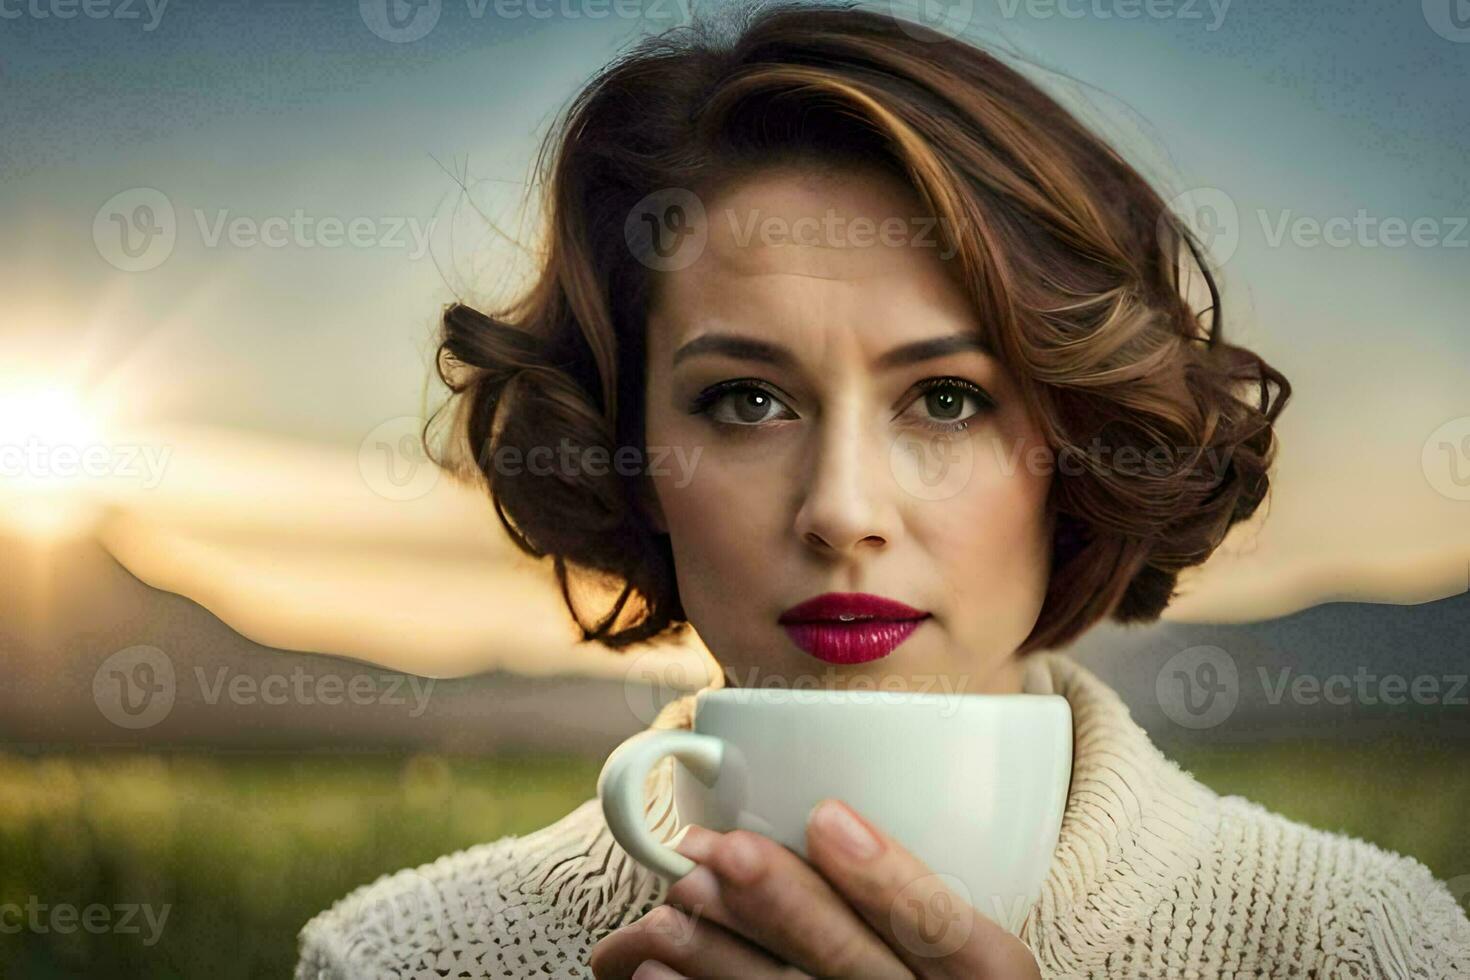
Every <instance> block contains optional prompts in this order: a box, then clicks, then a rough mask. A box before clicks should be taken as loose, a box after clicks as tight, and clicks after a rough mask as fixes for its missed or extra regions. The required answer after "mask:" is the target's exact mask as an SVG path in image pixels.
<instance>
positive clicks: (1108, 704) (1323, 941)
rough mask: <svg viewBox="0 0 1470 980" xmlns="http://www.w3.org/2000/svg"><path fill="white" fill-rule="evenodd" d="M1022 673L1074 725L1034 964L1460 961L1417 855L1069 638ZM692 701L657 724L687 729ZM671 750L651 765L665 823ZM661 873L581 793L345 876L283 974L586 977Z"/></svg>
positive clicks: (1442, 970) (655, 816)
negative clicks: (561, 807) (1228, 743)
mask: <svg viewBox="0 0 1470 980" xmlns="http://www.w3.org/2000/svg"><path fill="white" fill-rule="evenodd" d="M1025 686H1026V690H1027V691H1030V692H1035V693H1047V692H1055V693H1058V694H1061V695H1063V696H1065V697H1066V698H1067V700H1068V702H1069V703H1070V704H1071V706H1072V718H1073V731H1074V738H1075V745H1074V755H1073V769H1072V782H1071V787H1070V789H1069V790H1068V798H1067V805H1066V810H1065V811H1064V814H1063V818H1062V828H1061V836H1060V839H1059V841H1058V844H1057V849H1056V854H1055V857H1054V859H1053V862H1052V867H1051V871H1050V874H1049V876H1048V878H1047V880H1046V883H1045V885H1044V887H1043V890H1042V893H1041V898H1040V900H1039V902H1038V903H1037V905H1036V906H1035V908H1033V909H1032V911H1031V913H1030V915H1029V916H1028V917H1027V919H1026V921H1025V924H1024V926H1023V928H1022V931H1021V938H1022V939H1023V940H1024V941H1025V942H1026V943H1027V944H1028V945H1029V946H1030V947H1031V949H1032V951H1033V952H1034V953H1035V954H1036V957H1037V960H1038V962H1039V963H1040V965H1041V972H1042V975H1043V976H1044V977H1048V978H1054V977H1055V978H1062V977H1068V978H1070V977H1098V978H1132V977H1140V978H1166V977H1180V978H1200V980H1205V978H1216V977H1219V978H1245V977H1262V978H1264V977H1270V978H1275V977H1301V978H1309V977H1317V978H1327V977H1334V978H1335V977H1362V978H1370V977H1371V978H1379V977H1390V978H1397V977H1422V978H1426V980H1448V978H1470V921H1467V920H1466V916H1465V913H1464V912H1463V911H1462V910H1461V909H1460V907H1459V906H1458V905H1457V904H1456V902H1455V899H1454V897H1453V896H1452V895H1451V894H1450V892H1449V889H1448V888H1447V887H1446V886H1445V885H1444V883H1442V882H1440V881H1437V880H1436V879H1435V878H1434V877H1433V876H1432V875H1431V874H1430V872H1429V870H1428V869H1427V868H1425V867H1424V865H1422V864H1420V863H1419V862H1418V861H1416V860H1414V859H1413V858H1409V857H1404V856H1401V855H1399V854H1395V853H1392V852H1390V851H1385V850H1382V849H1381V848H1379V847H1376V846H1375V845H1373V844H1371V843H1368V842H1366V841H1362V840H1357V839H1355V838H1350V837H1346V836H1342V835H1339V834H1331V833H1327V832H1324V831H1321V830H1316V829H1313V828H1311V827H1307V826H1304V825H1302V824H1299V823H1294V822H1292V821H1289V820H1287V819H1285V818H1284V817H1281V816H1279V815H1277V814H1274V813H1271V812H1269V811H1268V810H1266V809H1264V808H1263V807H1261V806H1259V805H1257V804H1255V803H1251V802H1250V801H1248V800H1246V799H1243V798H1241V797H1238V796H1226V797H1221V796H1219V795H1217V794H1215V793H1214V792H1212V791H1211V790H1209V789H1208V788H1206V787H1205V786H1203V785H1201V784H1200V783H1199V782H1197V781H1196V780H1195V779H1193V778H1192V777H1191V776H1190V775H1189V774H1188V773H1186V772H1184V771H1183V770H1181V769H1180V768H1179V767H1178V766H1177V765H1175V764H1174V763H1173V762H1171V761H1170V760H1168V759H1167V758H1165V757H1164V756H1163V755H1162V754H1160V752H1159V751H1158V749H1157V748H1155V747H1154V745H1153V744H1152V743H1151V742H1150V741H1149V739H1148V737H1147V735H1146V734H1145V733H1144V731H1143V730H1142V729H1141V728H1139V727H1138V725H1137V724H1136V723H1134V721H1133V720H1132V718H1131V717H1130V716H1129V713H1128V709H1127V707H1126V706H1125V705H1124V704H1123V703H1122V701H1121V700H1119V698H1118V697H1117V695H1116V694H1115V693H1114V692H1113V691H1112V689H1110V688H1109V687H1108V686H1107V685H1106V684H1104V683H1103V682H1102V681H1101V680H1099V679H1098V678H1097V676H1096V675H1094V674H1093V673H1092V672H1091V671H1089V670H1087V669H1086V668H1084V667H1082V666H1081V665H1080V664H1078V663H1077V662H1076V661H1075V660H1073V659H1071V658H1069V657H1068V656H1066V655H1064V654H1059V653H1041V654H1034V655H1032V657H1031V658H1030V660H1029V661H1028V669H1027V674H1026V682H1025ZM692 706H693V696H692V695H690V696H687V697H684V698H680V699H678V700H676V701H674V702H672V703H670V704H669V705H667V706H666V707H665V708H664V710H663V711H662V712H661V713H660V715H659V717H658V719H657V720H655V722H654V724H653V726H652V727H655V728H687V727H688V726H689V722H690V711H691V708H692ZM672 768H673V764H672V762H670V761H669V760H665V761H664V763H662V764H661V766H660V768H658V769H656V770H655V771H654V773H653V774H652V775H651V776H650V778H649V794H650V796H649V807H648V809H649V822H650V825H651V826H652V827H653V828H654V829H655V831H656V832H657V833H659V834H660V835H661V836H662V837H663V839H664V840H666V841H667V840H669V839H670V838H672V837H673V836H674V835H675V834H676V833H677V832H678V830H679V825H678V824H677V822H676V819H675V815H674V812H673V808H672V804H671V784H670V781H669V779H670V775H671V773H672ZM665 890H666V885H665V884H664V882H663V881H662V879H660V878H658V877H657V876H656V875H654V874H652V873H651V872H649V871H647V870H645V869H644V868H642V867H641V866H639V865H638V864H636V863H635V862H634V861H633V860H632V859H631V858H629V857H628V856H627V854H626V853H624V852H623V850H622V848H621V847H619V846H618V845H617V843H616V842H614V841H613V840H612V838H611V836H610V835H609V833H608V831H607V827H606V826H605V824H604V823H603V820H602V813H601V810H600V807H599V804H598V801H597V800H596V799H595V798H594V799H590V800H588V801H587V802H585V803H583V804H582V805H581V806H579V807H577V808H576V809H575V810H573V811H572V812H571V813H570V814H568V815H567V816H565V817H563V818H562V819H561V820H558V821H557V822H556V823H553V824H551V825H550V826H548V827H545V828H542V829H541V830H538V831H536V832H534V833H530V834H527V835H524V836H521V837H505V838H502V839H500V840H498V841H494V842H492V843H487V844H481V845H479V846H477V847H473V848H470V849H469V850H466V851H461V852H459V853H456V854H452V855H448V856H446V857H443V858H440V859H439V860H438V861H435V862H434V863H432V864H427V865H424V866H422V867H420V868H416V869H411V870H405V871H400V872H398V873H397V874H394V875H387V876H384V877H383V878H380V879H379V880H378V881H376V882H374V883H373V884H371V885H367V886H364V887H362V888H359V889H358V890H357V891H355V892H353V893H352V894H350V895H348V896H347V897H345V898H343V899H341V900H340V901H338V902H337V903H336V904H335V905H334V906H333V907H332V908H331V909H329V910H327V911H325V912H322V913H321V914H319V915H318V916H317V917H316V918H314V919H312V920H311V921H310V922H309V923H307V925H306V926H305V928H303V929H302V931H301V936H300V948H301V959H300V963H299V965H298V967H297V971H296V977H297V978H298V980H305V978H319V980H327V978H333V980H346V978H349V977H350V978H358V977H371V978H388V977H392V978H407V977H497V978H498V977H516V978H529V977H535V978H546V977H577V978H590V977H591V976H592V971H591V970H590V969H588V967H587V962H588V959H589V957H590V955H591V949H592V947H593V945H595V944H596V943H597V941H598V940H599V939H601V938H602V937H603V936H604V935H606V934H607V933H608V932H610V931H612V930H613V929H616V928H618V927H620V926H623V925H626V924H628V923H631V922H633V921H634V920H636V919H638V918H639V917H640V916H642V915H643V914H644V913H646V912H648V911H649V910H650V909H652V908H654V907H655V906H657V905H659V904H662V902H663V897H664V894H665Z"/></svg>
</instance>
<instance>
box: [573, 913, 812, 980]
mask: <svg viewBox="0 0 1470 980" xmlns="http://www.w3.org/2000/svg"><path fill="white" fill-rule="evenodd" d="M648 960H657V961H658V962H659V963H662V964H664V965H666V966H668V967H670V968H672V969H674V970H676V971H678V972H679V973H682V974H684V975H685V976H688V977H699V978H701V980H704V978H710V980H714V978H729V980H736V978H743V977H751V978H755V980H810V978H809V977H807V976H806V974H804V973H801V972H800V971H798V970H795V969H793V968H791V967H788V966H786V965H785V964H783V963H781V962H779V961H777V960H776V959H774V958H772V957H771V956H770V955H768V954H767V953H765V952H764V951H762V950H760V949H757V948H755V947H754V946H752V945H751V944H750V943H748V942H746V941H745V940H744V939H741V938H740V937H738V936H735V935H733V934H731V933H730V932H728V931H727V930H725V929H723V928H721V927H720V926H718V925H716V924H714V923H712V922H706V921H703V920H701V919H697V918H695V917H693V916H690V915H688V914H686V913H684V912H683V911H681V910H679V909H676V908H674V907H673V906H672V905H660V906H658V907H657V908H655V909H654V910H653V911H651V912H649V913H648V914H647V915H645V916H643V917H642V918H640V919H638V920H637V921H636V922H633V923H632V924H630V925H626V926H624V927H623V928H621V929H617V930H615V931H613V932H610V933H608V934H607V936H605V937H603V939H602V940H601V941H600V942H599V943H598V944H597V945H596V946H594V947H592V957H591V960H590V961H589V963H588V965H589V966H590V967H591V968H592V975H593V976H594V977H596V978H597V980H632V977H633V974H634V973H635V972H636V971H637V970H638V967H639V966H641V965H642V964H643V963H644V962H646V961H648Z"/></svg>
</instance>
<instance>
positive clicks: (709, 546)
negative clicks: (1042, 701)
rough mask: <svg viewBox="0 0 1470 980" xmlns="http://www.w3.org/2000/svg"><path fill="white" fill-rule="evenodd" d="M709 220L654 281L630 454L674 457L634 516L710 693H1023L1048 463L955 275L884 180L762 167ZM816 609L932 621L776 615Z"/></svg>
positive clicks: (1043, 570) (1036, 604)
mask: <svg viewBox="0 0 1470 980" xmlns="http://www.w3.org/2000/svg"><path fill="white" fill-rule="evenodd" d="M705 205H706V213H707V216H708V239H707V241H706V243H705V245H704V247H703V249H702V251H700V252H699V254H698V258H697V259H696V260H695V261H694V262H693V263H692V264H688V265H686V266H684V267H683V268H680V269H678V270H677V271H666V272H662V273H659V276H660V279H661V282H660V284H659V285H658V287H657V297H656V299H655V301H654V304H653V308H652V310H651V311H650V316H649V322H648V364H647V389H646V397H647V423H646V426H647V427H646V431H645V438H646V442H647V446H648V449H649V451H650V453H653V454H656V453H660V452H663V453H666V454H667V455H666V456H665V459H667V460H682V461H685V464H686V465H681V466H674V465H665V466H663V467H658V466H655V467H654V468H653V470H652V484H653V489H654V492H655V496H656V502H655V504H654V507H653V508H652V509H653V510H654V511H655V513H654V519H655V521H656V522H657V523H658V524H659V525H660V527H661V528H662V529H663V530H665V531H666V532H667V533H668V534H669V535H670V537H671V541H672V547H673V553H674V563H675V569H676V575H677V579H678V584H679V592H680V595H681V598H682V600H683V604H684V608H685V611H686V613H687V614H688V616H689V620H690V622H691V623H692V624H693V625H694V627H695V629H696V630H697V631H698V632H699V635H700V637H701V638H702V639H703V640H704V642H705V644H706V645H707V646H708V647H709V649H710V651H711V652H712V653H713V654H714V656H715V658H716V659H717V660H718V661H719V662H720V664H721V666H722V667H723V668H724V671H725V674H726V677H727V680H728V682H729V683H730V684H732V685H733V686H738V687H762V686H770V687H788V688H800V687H811V688H816V687H821V688H854V687H868V688H874V687H878V686H880V685H881V686H882V688H883V689H902V690H934V691H938V692H951V691H967V692H972V693H974V692H1011V691H1019V690H1020V689H1021V670H1020V658H1018V657H1017V656H1016V655H1015V650H1016V647H1017V646H1018V645H1020V643H1021V642H1022V641H1023V640H1024V639H1025V638H1026V636H1027V635H1028V634H1029V632H1030V631H1031V628H1032V626H1033V625H1034V623H1035V622H1036V618H1037V614H1038V613H1039V611H1040V609H1041V603H1042V599H1043V596H1044V594H1045V590H1046V584H1047V576H1048V574H1049V562H1048V556H1049V554H1050V540H1051V523H1050V519H1049V516H1048V511H1047V508H1046V499H1047V491H1048V488H1049V484H1050V481H1051V465H1050V463H1051V459H1052V456H1051V453H1050V451H1049V450H1048V449H1047V447H1046V444H1045V442H1044V440H1043V439H1042V437H1041V435H1040V434H1039V432H1038V430H1037V428H1036V427H1035V424H1034V421H1033V419H1032V418H1030V416H1029V415H1028V413H1027V410H1026V409H1025V407H1024V406H1023V404H1022V400H1021V397H1020V392H1019V390H1018V388H1017V385H1016V382H1015V379H1014V378H1012V377H1010V376H1009V375H1008V374H1007V372H1006V370H1005V369H1004V368H1003V367H1002V366H1001V363H1000V361H999V360H998V359H997V358H996V357H994V356H991V355H990V354H988V353H986V352H985V351H984V350H982V349H980V348H979V347H978V346H977V341H976V340H975V338H976V337H978V330H977V322H976V319H975V314H974V312H973V310H972V308H971V306H970V304H969V302H968V300H967V298H966V296H965V295H964V293H963V292H962V290H961V289H960V288H959V286H957V285H956V284H955V282H953V281H952V280H951V278H950V272H951V271H954V270H952V268H951V266H952V264H955V263H957V262H958V259H948V260H947V259H946V258H944V257H943V256H945V255H946V246H945V245H943V244H942V238H941V236H940V235H939V231H938V229H937V228H935V227H933V226H932V223H926V222H925V221H924V219H922V217H921V216H922V214H923V210H922V208H921V206H920V203H919V201H918V198H917V197H916V196H915V195H914V193H913V191H912V189H911V188H908V187H907V186H906V185H904V184H902V183H901V182H899V181H896V180H894V179H893V178H890V177H887V176H886V175H881V174H876V175H869V174H858V173H851V174H847V175H844V176H841V177H820V176H813V175H807V174H800V173H796V172H792V171H771V172H767V173H764V174H762V175H759V176H756V177H752V178H750V179H748V180H746V181H744V182H742V183H741V184H740V185H738V186H736V187H734V188H732V189H731V190H729V191H728V192H727V193H725V194H723V195H721V196H720V197H719V198H717V199H714V200H710V201H706V202H705ZM803 219H804V220H803ZM885 222H886V224H885ZM729 382H736V384H734V385H731V384H728V383H729ZM716 385H723V387H721V388H718V389H716V388H714V386H716ZM650 458H651V459H653V460H656V459H657V456H652V457H650ZM824 593H869V594H873V595H877V596H882V597H885V598H888V599H894V600H898V601H899V602H902V603H905V604H906V605H908V606H910V607H913V609H915V610H918V611H919V612H920V613H923V614H927V615H925V616H924V617H923V618H921V619H919V620H917V622H913V621H909V622H895V621H884V620H885V617H891V616H894V615H895V614H892V613H882V612H881V611H880V612H879V614H878V615H877V617H876V620H868V619H866V618H864V617H866V616H867V615H869V614H871V612H872V610H866V611H865V610H863V609H862V608H861V607H856V608H857V612H856V613H854V612H852V611H848V612H846V613H845V614H846V615H849V616H851V615H854V614H856V615H858V618H857V619H853V620H851V621H850V622H844V621H842V620H840V619H836V617H837V616H838V615H840V614H844V613H843V612H842V610H841V609H839V610H838V611H837V612H834V611H833V610H832V609H830V608H829V609H827V610H826V611H825V612H821V611H819V612H818V613H816V614H810V613H807V614H802V613H798V614H796V615H797V618H801V619H811V618H812V617H813V615H815V617H816V618H818V619H824V620H825V621H823V622H817V623H814V624H809V625H801V624H795V623H793V624H791V625H789V626H788V625H784V624H783V623H782V622H781V619H782V616H783V613H786V611H787V610H789V609H790V608H791V607H793V606H795V605H797V604H798V603H801V602H803V601H804V600H808V599H811V598H813V597H815V596H819V595H822V594H824ZM902 615H908V614H902ZM899 618H902V617H901V616H900V617H899ZM900 636H902V637H903V639H902V640H901V642H898V644H897V646H892V644H893V642H894V640H895V639H897V638H898V637H900ZM890 646H891V647H892V648H891V650H888V652H887V653H886V655H883V651H884V650H885V649H887V648H888V647H890ZM808 649H810V650H812V651H815V652H808ZM819 655H822V656H825V657H827V658H830V659H818V657H819ZM874 657H876V659H863V658H874ZM858 661H861V662H858Z"/></svg>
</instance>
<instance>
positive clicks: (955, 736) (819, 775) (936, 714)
mask: <svg viewBox="0 0 1470 980" xmlns="http://www.w3.org/2000/svg"><path fill="white" fill-rule="evenodd" d="M665 756H673V757H674V759H675V760H676V761H675V763H674V786H673V790H674V807H675V810H676V814H677V816H678V818H679V824H680V825H681V826H682V825H685V824H698V825H699V826H701V827H705V828H708V829H710V830H714V831H720V832H724V831H728V830H736V829H745V830H753V831H756V832H758V833H761V834H764V835H766V836H767V837H770V838H772V839H773V840H775V841H777V842H779V843H781V844H784V845H785V846H786V847H788V848H790V849H791V850H792V851H795V852H796V853H797V854H798V855H800V856H801V857H802V858H803V860H805V859H806V820H807V815H808V813H809V812H810V811H811V809H812V808H813V807H814V806H815V805H816V804H817V803H818V802H820V801H821V800H823V799H825V798H827V797H835V798H837V799H840V800H842V801H843V802H845V803H847V804H849V805H850V806H852V807H853V808H854V809H856V810H857V812H858V813H860V814H862V815H863V816H864V817H866V818H867V819H868V820H869V821H871V822H872V823H873V824H874V825H875V826H876V827H877V828H878V829H879V830H881V831H883V832H885V833H887V834H888V835H889V836H890V837H892V838H893V839H894V840H896V841H897V842H898V843H899V844H901V845H903V846H904V847H906V848H907V849H908V850H909V851H910V852H911V853H913V854H914V855H915V856H916V857H917V858H919V860H921V861H923V862H924V863H925V864H926V865H928V867H929V869H930V871H932V872H933V873H935V874H937V875H940V876H943V877H944V881H945V883H946V884H947V885H949V886H950V887H951V888H952V889H953V890H954V891H956V892H957V893H958V894H959V896H960V898H962V899H964V900H965V901H966V902H967V903H968V904H969V905H970V906H971V907H973V908H974V909H975V910H976V911H978V912H980V913H982V914H983V915H986V916H988V917H989V918H991V919H992V920H994V921H995V922H997V923H999V924H1000V925H1002V926H1003V927H1004V928H1006V929H1007V930H1008V931H1010V932H1011V933H1012V934H1016V933H1018V932H1019V930H1020V928H1021V925H1022V923H1023V922H1024V921H1025V918H1026V916H1027V914H1028V913H1029V912H1030V910H1031V908H1032V906H1034V905H1035V903H1036V900H1037V898H1038V897H1039V896H1040V894H1041V886H1042V884H1043V882H1044V881H1045V880H1046V874H1047V871H1048V869H1049V868H1050V866H1051V861H1052V856H1053V853H1054V852H1055V850H1056V844H1057V836H1058V834H1059V833H1060V830H1061V824H1062V812H1063V810H1064V809H1065V808H1066V801H1067V790H1068V787H1069V784H1070V782H1071V776H1072V711H1071V705H1070V704H1068V702H1067V699H1066V698H1064V697H1062V696H1061V695H1058V694H937V693H927V692H926V693H920V692H910V691H862V690H846V691H833V690H800V689H784V688H709V689H705V690H702V691H700V692H699V693H698V694H697V695H696V696H695V700H694V719H693V730H686V729H677V730H664V729H660V730H648V731H644V732H640V733H639V734H637V735H634V736H633V737H632V738H630V739H628V740H627V741H626V742H624V743H623V744H622V745H620V746H618V748H617V749H616V750H614V751H613V753H612V754H611V755H610V756H609V757H608V759H607V762H606V763H605V764H604V765H603V767H602V772H601V774H600V775H599V776H598V780H597V795H598V796H599V797H600V798H601V800H602V809H603V814H604V815H605V817H606V820H607V825H608V829H609V830H611V831H612V834H613V837H614V838H615V839H616V840H617V842H618V843H619V844H620V845H621V846H622V848H623V850H625V851H627V852H628V854H629V855H631V856H632V857H633V858H634V859H635V860H637V861H638V862H639V863H640V864H642V865H644V866H645V867H647V868H649V869H650V870H652V871H654V872H656V873H658V874H659V875H661V876H663V877H664V878H666V879H667V880H669V881H670V882H672V881H676V880H678V879H679V878H681V877H683V876H684V875H685V874H687V873H688V872H689V871H691V870H693V868H694V867H695V864H694V862H693V861H691V860H690V859H689V858H687V857H685V856H684V855H682V854H680V853H679V852H678V851H675V850H674V849H672V848H670V847H668V846H666V845H665V844H663V843H662V842H660V841H659V840H658V839H657V838H656V837H655V836H654V835H653V833H652V832H651V831H650V830H649V828H648V825H647V819H646V817H645V816H644V810H645V799H644V786H645V780H646V779H647V777H648V774H649V772H650V771H651V770H652V768H653V767H654V765H656V764H657V763H658V761H659V760H660V759H662V758H664V757H665Z"/></svg>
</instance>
